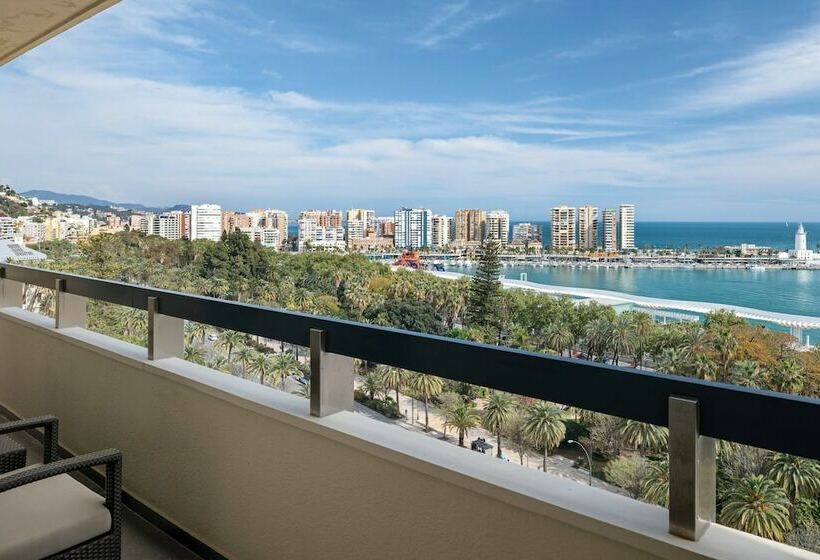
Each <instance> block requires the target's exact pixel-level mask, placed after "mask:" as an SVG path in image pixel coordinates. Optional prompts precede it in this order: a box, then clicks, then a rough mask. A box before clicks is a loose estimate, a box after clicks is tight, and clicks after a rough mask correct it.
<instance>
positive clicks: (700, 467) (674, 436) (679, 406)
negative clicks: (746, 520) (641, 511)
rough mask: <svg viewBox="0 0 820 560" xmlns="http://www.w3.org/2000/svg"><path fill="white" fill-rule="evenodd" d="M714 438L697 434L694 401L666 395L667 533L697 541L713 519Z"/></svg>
mask: <svg viewBox="0 0 820 560" xmlns="http://www.w3.org/2000/svg"><path fill="white" fill-rule="evenodd" d="M716 475H717V471H716V463H715V440H714V439H712V438H710V437H706V436H702V435H700V415H699V407H698V401H697V400H694V399H688V398H685V397H669V532H670V533H672V534H673V535H677V536H679V537H683V538H685V539H689V540H692V541H696V540H698V539H699V538H700V537H701V535H703V533H704V532H705V531H706V529H708V528H709V524H710V523H711V522H712V521H714V520H715V485H716V483H717V482H716Z"/></svg>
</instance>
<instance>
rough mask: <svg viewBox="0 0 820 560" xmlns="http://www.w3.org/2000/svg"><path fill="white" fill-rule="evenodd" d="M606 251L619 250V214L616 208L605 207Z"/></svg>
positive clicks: (604, 235) (604, 232) (603, 219)
mask: <svg viewBox="0 0 820 560" xmlns="http://www.w3.org/2000/svg"><path fill="white" fill-rule="evenodd" d="M602 221H603V225H604V227H603V238H604V243H603V245H604V251H606V252H607V253H614V252H616V251H617V250H618V214H617V213H616V211H615V209H614V208H605V209H604V212H603V215H602Z"/></svg>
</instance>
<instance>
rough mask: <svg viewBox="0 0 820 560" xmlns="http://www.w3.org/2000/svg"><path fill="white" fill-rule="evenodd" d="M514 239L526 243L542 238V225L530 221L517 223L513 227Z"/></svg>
mask: <svg viewBox="0 0 820 560" xmlns="http://www.w3.org/2000/svg"><path fill="white" fill-rule="evenodd" d="M512 237H513V241H515V242H516V243H526V242H528V241H540V240H541V226H539V225H538V224H532V223H530V222H521V223H520V224H515V225H514V226H513V228H512Z"/></svg>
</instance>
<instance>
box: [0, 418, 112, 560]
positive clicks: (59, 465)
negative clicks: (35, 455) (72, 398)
mask: <svg viewBox="0 0 820 560" xmlns="http://www.w3.org/2000/svg"><path fill="white" fill-rule="evenodd" d="M38 423H39V424H38ZM9 425H13V426H12V427H9ZM37 426H45V429H46V433H45V435H46V437H45V438H44V442H45V444H44V446H43V450H44V451H43V452H44V458H43V459H44V462H45V464H43V465H33V466H29V467H26V468H23V469H18V470H16V471H12V472H10V473H7V474H4V475H0V560H41V559H45V560H56V559H62V560H119V558H121V542H122V502H121V492H122V454H121V453H120V452H119V451H118V450H116V449H107V450H104V451H97V452H94V453H88V454H86V455H80V456H77V457H72V458H70V459H62V460H57V422H56V419H55V418H53V417H43V418H32V419H29V420H21V421H19V422H10V423H8V424H2V425H0V433H8V432H9V431H17V430H23V429H29V428H32V427H37ZM96 466H105V499H104V500H103V498H102V497H100V496H99V495H98V494H97V493H96V492H94V491H93V490H90V489H89V488H87V487H86V486H84V485H83V484H81V483H80V482H78V481H77V480H75V479H74V478H72V477H71V476H69V475H68V473H71V472H77V471H80V470H82V469H87V468H90V467H96Z"/></svg>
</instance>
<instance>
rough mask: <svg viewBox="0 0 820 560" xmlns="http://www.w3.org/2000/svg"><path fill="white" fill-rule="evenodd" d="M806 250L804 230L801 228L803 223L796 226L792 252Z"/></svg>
mask: <svg viewBox="0 0 820 560" xmlns="http://www.w3.org/2000/svg"><path fill="white" fill-rule="evenodd" d="M805 250H806V230H805V229H803V224H800V225H799V226H798V227H797V233H795V234H794V252H795V253H800V252H801V251H805Z"/></svg>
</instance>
